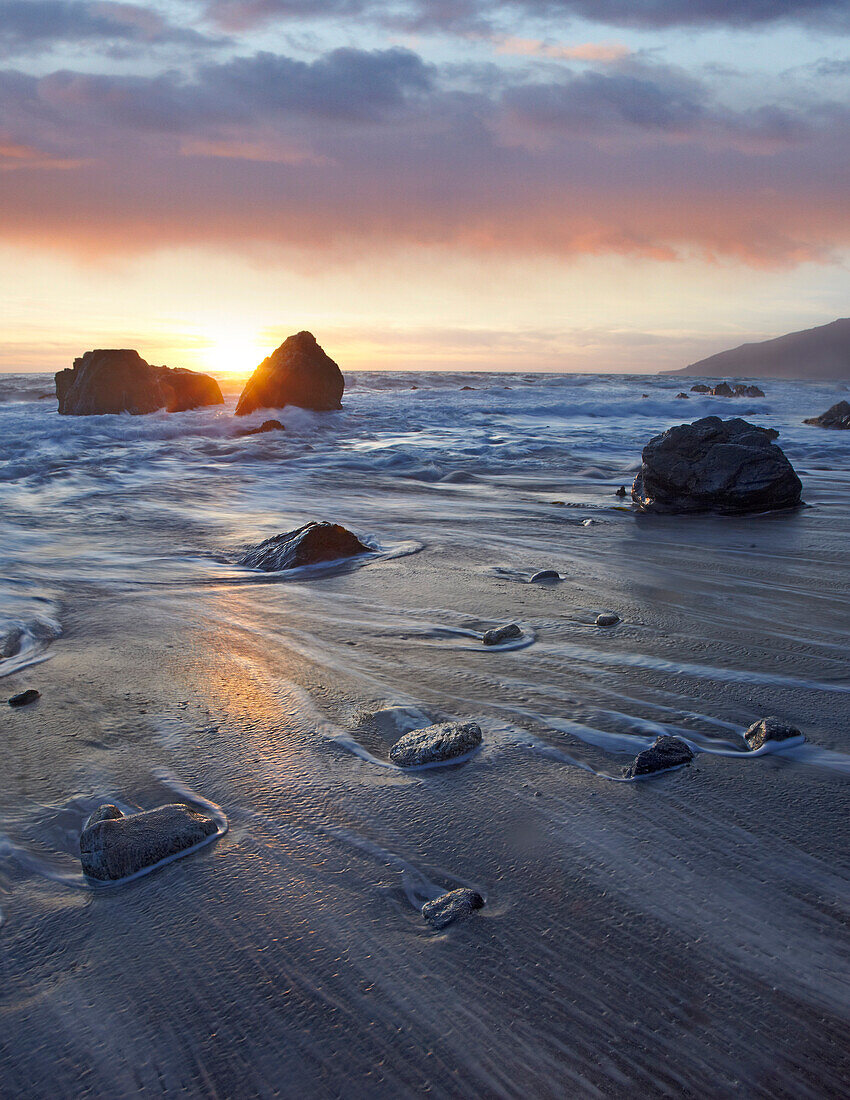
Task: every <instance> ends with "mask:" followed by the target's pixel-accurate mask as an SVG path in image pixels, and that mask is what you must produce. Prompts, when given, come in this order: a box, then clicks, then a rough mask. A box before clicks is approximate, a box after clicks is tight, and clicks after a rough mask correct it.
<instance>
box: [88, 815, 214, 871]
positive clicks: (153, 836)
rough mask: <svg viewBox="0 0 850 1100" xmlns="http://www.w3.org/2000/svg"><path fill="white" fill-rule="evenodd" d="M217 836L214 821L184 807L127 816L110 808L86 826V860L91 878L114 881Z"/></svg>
mask: <svg viewBox="0 0 850 1100" xmlns="http://www.w3.org/2000/svg"><path fill="white" fill-rule="evenodd" d="M217 832H218V825H217V824H216V823H215V821H213V819H212V818H211V817H207V816H206V814H202V813H199V812H198V811H197V810H193V809H191V808H190V807H189V806H184V805H183V804H182V803H172V804H169V805H167V806H158V807H157V808H156V809H155V810H144V811H142V812H141V813H137V814H129V815H127V816H125V815H124V814H123V813H122V812H121V810H119V809H118V807H117V806H112V805H105V806H101V807H100V808H99V809H97V810H95V811H94V813H93V814H92V815H91V816H90V817H89V819H88V821H86V823H85V825H84V826H83V831H82V833H80V861H81V863H82V865H83V871H84V872H85V873H86V874H87V875H88V877H89V878H94V879H99V880H100V881H101V882H113V881H115V880H116V879H122V878H127V876H128V875H135V874H137V873H138V872H139V871H144V870H145V868H147V867H153V866H154V864H156V863H160V862H161V861H162V860H164V859H167V858H168V857H169V856H174V855H177V854H178V853H179V852H184V851H188V849H190V848H195V847H197V845H199V844H201V843H202V842H203V841H204V840H207V839H208V838H209V837H211V836H213V835H214V834H215V833H217Z"/></svg>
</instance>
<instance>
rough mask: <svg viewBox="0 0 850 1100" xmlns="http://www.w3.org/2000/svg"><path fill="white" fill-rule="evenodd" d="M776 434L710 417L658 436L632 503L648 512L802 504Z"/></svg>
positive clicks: (645, 460) (646, 455)
mask: <svg viewBox="0 0 850 1100" xmlns="http://www.w3.org/2000/svg"><path fill="white" fill-rule="evenodd" d="M777 435H778V432H776V431H774V430H773V429H772V428H760V427H757V426H756V425H755V424H749V423H748V422H747V421H746V420H741V419H740V418H739V417H736V418H735V419H733V420H721V419H720V417H718V416H706V417H704V418H703V419H702V420H697V421H695V422H694V423H693V424H679V425H678V426H677V427H675V428H669V429H668V430H667V431H666V432H664V433H663V434H662V435H657V436H655V437H654V438H653V439H651V440H650V441H649V443H647V445H646V446H645V447H644V449H643V455H642V459H643V461H642V464H641V468H640V471H639V472H638V475H637V477H636V478H635V481H634V485H633V486H632V500H633V501H634V502H635V503H636V504H637V505H639V506H640V509H641V511H644V512H670V513H677V512H720V513H728V514H735V513H746V512H766V511H770V510H773V509H777V508H791V507H793V506H794V505H797V504H799V503H800V493H801V491H802V485H801V484H800V479H799V478H798V477H797V475H796V473H795V472H794V468H793V467H792V465H791V463H790V462H789V461H788V459H787V458H786V457H785V454H784V453H783V451H782V450H781V449H780V448H779V447H777V445H776V444H775V443H774V442H773V440H774V439H776V437H777Z"/></svg>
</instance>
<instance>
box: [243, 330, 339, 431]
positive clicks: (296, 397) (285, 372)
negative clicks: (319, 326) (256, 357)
mask: <svg viewBox="0 0 850 1100" xmlns="http://www.w3.org/2000/svg"><path fill="white" fill-rule="evenodd" d="M344 389H345V380H344V379H343V377H342V371H341V370H340V369H339V367H338V366H337V364H336V363H335V362H334V361H333V359H331V357H330V356H329V355H326V354H325V351H324V349H323V348H321V347H320V346H319V344H318V342H317V341H316V337H315V336H314V335H313V334H312V332H296V333H295V335H294V336H289V337H287V338H286V340H284V342H283V343H282V344H281V345H280V347H279V348H278V349H277V350H276V351H273V352H272V353H271V355H269V356H268V357H267V358H265V359H264V360H263V361H262V363H260V365H259V366H258V367H257V369H256V370H255V371H254V373H253V374H252V375H251V377H250V378H249V379H248V383H247V385H246V386H245V389H244V390H243V391H242V396H241V397H240V398H239V402H238V404H237V406H236V415H237V416H246V415H247V414H248V413H252V412H253V411H254V409H282V408H283V407H284V405H297V406H299V407H300V408H302V409H314V410H317V411H327V410H329V409H339V408H341V407H342V394H343V391H344Z"/></svg>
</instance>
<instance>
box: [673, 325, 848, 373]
mask: <svg viewBox="0 0 850 1100" xmlns="http://www.w3.org/2000/svg"><path fill="white" fill-rule="evenodd" d="M664 373H665V374H688V375H691V376H699V377H704V378H730V377H732V378H735V377H744V376H746V377H749V378H800V379H803V380H804V381H806V380H809V379H820V380H831V379H835V378H839V379H845V378H846V379H850V317H842V318H841V319H840V320H838V321H831V322H830V323H829V324H828V325H818V327H817V328H807V329H804V330H803V331H802V332H790V333H789V334H788V335H787V336H778V337H777V338H776V339H775V340H762V341H761V342H760V343H758V344H741V346H740V347H739V348H732V349H731V350H729V351H721V352H720V353H719V354H717V355H710V356H709V357H708V359H700V361H699V362H698V363H691V365H690V366H689V367H685V368H684V369H683V370H672V371H664Z"/></svg>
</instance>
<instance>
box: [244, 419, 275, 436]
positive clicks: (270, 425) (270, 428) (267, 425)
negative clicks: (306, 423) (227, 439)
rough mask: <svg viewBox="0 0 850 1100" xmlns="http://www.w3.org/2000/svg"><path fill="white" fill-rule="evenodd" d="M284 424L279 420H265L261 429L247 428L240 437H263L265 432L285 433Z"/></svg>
mask: <svg viewBox="0 0 850 1100" xmlns="http://www.w3.org/2000/svg"><path fill="white" fill-rule="evenodd" d="M285 431H286V428H284V426H283V424H281V422H280V421H279V420H264V421H263V422H262V424H261V425H260V426H259V428H246V429H245V430H244V431H243V432H239V435H263V433H264V432H285Z"/></svg>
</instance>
